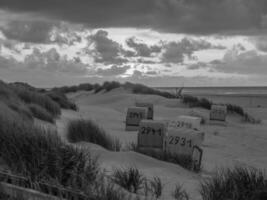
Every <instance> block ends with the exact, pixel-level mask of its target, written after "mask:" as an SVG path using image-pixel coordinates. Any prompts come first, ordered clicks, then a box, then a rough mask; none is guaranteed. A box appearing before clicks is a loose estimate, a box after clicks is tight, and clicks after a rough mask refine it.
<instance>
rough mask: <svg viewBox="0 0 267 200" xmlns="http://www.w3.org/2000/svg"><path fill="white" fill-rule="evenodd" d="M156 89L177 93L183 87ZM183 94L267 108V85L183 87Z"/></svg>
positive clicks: (214, 100) (218, 101)
mask: <svg viewBox="0 0 267 200" xmlns="http://www.w3.org/2000/svg"><path fill="white" fill-rule="evenodd" d="M156 89H158V90H161V91H167V92H170V93H173V94H176V93H177V92H178V91H179V90H180V89H181V88H179V87H157V88H156ZM181 94H183V95H192V96H196V97H199V98H207V99H209V100H211V101H213V102H214V103H231V104H236V105H240V106H244V107H257V108H262V107H265V108H267V87H183V88H182V90H181Z"/></svg>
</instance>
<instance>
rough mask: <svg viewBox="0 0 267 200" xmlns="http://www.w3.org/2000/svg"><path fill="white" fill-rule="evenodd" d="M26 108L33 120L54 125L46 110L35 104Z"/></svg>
mask: <svg viewBox="0 0 267 200" xmlns="http://www.w3.org/2000/svg"><path fill="white" fill-rule="evenodd" d="M28 107H29V109H30V111H31V113H32V114H33V116H34V117H35V118H37V119H40V120H43V121H47V122H51V123H54V118H53V116H52V115H51V114H50V113H49V112H48V111H47V110H46V109H44V108H42V107H41V106H39V105H37V104H29V105H28Z"/></svg>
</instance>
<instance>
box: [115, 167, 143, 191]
mask: <svg viewBox="0 0 267 200" xmlns="http://www.w3.org/2000/svg"><path fill="white" fill-rule="evenodd" d="M112 179H113V181H114V183H116V184H118V185H120V186H122V187H123V188H125V189H126V190H128V191H130V192H133V193H137V192H138V190H140V189H141V188H142V186H143V184H144V182H145V178H144V176H143V174H142V173H141V172H140V171H139V170H138V169H137V168H135V167H129V168H127V169H116V170H115V171H114V173H113V175H112Z"/></svg>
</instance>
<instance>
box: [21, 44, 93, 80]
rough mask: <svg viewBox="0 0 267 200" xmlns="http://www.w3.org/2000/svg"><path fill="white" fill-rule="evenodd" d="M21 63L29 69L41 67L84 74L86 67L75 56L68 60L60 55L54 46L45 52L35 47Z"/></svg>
mask: <svg viewBox="0 0 267 200" xmlns="http://www.w3.org/2000/svg"><path fill="white" fill-rule="evenodd" d="M23 65H25V67H26V68H28V69H31V70H34V69H41V70H44V71H48V72H62V73H68V74H73V75H84V74H86V73H87V67H88V65H86V64H83V63H81V62H80V61H79V60H77V58H74V59H73V60H69V59H67V57H66V56H61V55H60V54H59V53H58V52H57V50H56V49H55V48H52V49H50V50H48V51H46V52H40V50H39V49H36V48H35V49H34V50H33V53H32V54H30V55H28V56H26V58H25V61H24V63H23Z"/></svg>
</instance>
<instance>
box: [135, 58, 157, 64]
mask: <svg viewBox="0 0 267 200" xmlns="http://www.w3.org/2000/svg"><path fill="white" fill-rule="evenodd" d="M137 62H138V63H142V64H156V63H157V62H156V61H153V60H145V59H143V58H138V59H137Z"/></svg>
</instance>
